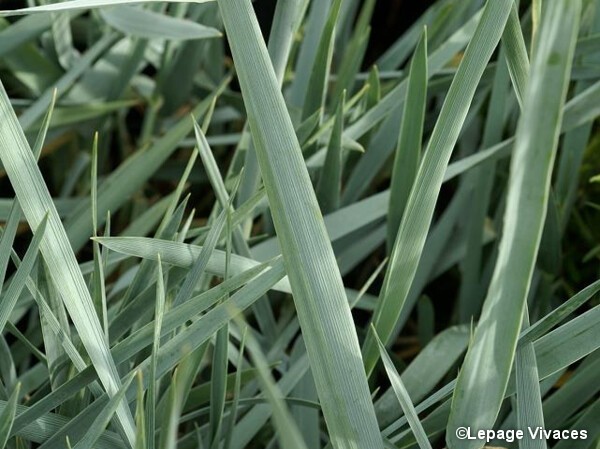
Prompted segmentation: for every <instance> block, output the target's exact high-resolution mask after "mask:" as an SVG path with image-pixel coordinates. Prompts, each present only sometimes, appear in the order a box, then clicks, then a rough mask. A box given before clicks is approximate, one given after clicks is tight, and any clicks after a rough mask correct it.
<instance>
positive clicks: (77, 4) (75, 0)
mask: <svg viewBox="0 0 600 449" xmlns="http://www.w3.org/2000/svg"><path fill="white" fill-rule="evenodd" d="M166 1H167V2H169V3H207V2H212V1H214V0H166ZM158 2H160V3H165V0H70V1H66V2H62V3H54V4H51V5H43V6H33V7H31V8H21V9H15V10H5V11H0V15H2V16H20V15H24V14H33V13H44V12H55V11H73V10H78V9H91V8H100V7H102V6H121V5H133V4H139V3H158Z"/></svg>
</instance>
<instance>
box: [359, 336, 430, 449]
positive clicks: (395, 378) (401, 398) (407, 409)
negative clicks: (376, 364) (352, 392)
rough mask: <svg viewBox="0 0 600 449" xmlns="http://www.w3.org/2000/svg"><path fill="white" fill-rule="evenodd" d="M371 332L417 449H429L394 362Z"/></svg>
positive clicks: (425, 435) (423, 431) (427, 441)
mask: <svg viewBox="0 0 600 449" xmlns="http://www.w3.org/2000/svg"><path fill="white" fill-rule="evenodd" d="M371 331H372V332H373V333H374V335H375V339H376V340H377V346H378V347H379V352H380V353H381V359H382V360H383V364H384V366H385V370H386V372H387V375H388V377H389V378H390V383H391V384H392V389H393V390H394V393H395V394H396V398H397V399H398V402H399V403H400V406H401V407H402V411H403V412H404V415H405V416H406V418H407V420H408V423H409V425H410V428H411V429H412V431H413V433H414V434H415V438H416V440H417V442H418V443H419V447H420V448H421V449H431V443H430V442H429V440H428V439H427V434H426V433H425V430H424V429H423V426H422V425H421V422H420V421H419V417H418V415H417V412H416V410H415V406H414V405H413V403H412V400H411V398H410V395H409V394H408V391H407V390H406V387H405V386H404V382H402V379H401V378H400V375H399V374H398V371H396V367H395V366H394V362H392V359H391V358H390V356H389V355H388V353H387V351H386V349H385V346H384V345H383V343H382V342H381V340H380V339H379V337H378V336H377V333H376V331H375V329H374V328H372V329H371Z"/></svg>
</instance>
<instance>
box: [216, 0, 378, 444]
mask: <svg viewBox="0 0 600 449" xmlns="http://www.w3.org/2000/svg"><path fill="white" fill-rule="evenodd" d="M218 3H219V6H220V10H221V16H222V18H223V23H224V25H225V30H226V32H227V34H228V40H229V43H230V46H231V50H232V54H233V59H234V63H235V64H236V69H237V74H238V79H239V82H240V86H241V89H242V95H243V97H244V100H245V104H246V108H247V111H248V119H249V123H250V129H251V132H252V136H253V141H254V144H255V149H256V154H257V157H258V162H259V166H260V169H261V173H262V177H263V180H264V183H265V187H266V191H267V196H268V199H269V202H270V204H271V213H272V215H273V221H274V224H275V230H276V231H277V235H278V237H279V239H280V243H281V248H282V253H283V257H284V260H285V264H286V268H287V272H288V276H289V278H290V283H291V285H292V292H293V296H294V303H295V305H296V310H297V313H298V319H299V322H300V326H301V329H302V333H303V336H304V339H305V342H306V347H307V353H308V356H309V360H310V362H311V368H312V372H313V375H314V378H315V384H316V386H317V392H318V394H319V398H320V401H321V405H322V408H323V414H324V417H325V421H326V423H327V426H328V429H329V433H330V438H331V442H332V444H333V447H334V448H336V449H341V448H355V449H359V448H367V447H368V448H373V449H376V448H381V447H382V446H383V444H382V439H381V435H380V433H379V429H378V426H377V420H376V418H375V412H374V409H373V404H372V402H371V397H370V393H369V387H368V384H367V379H366V376H365V373H364V369H363V366H362V364H361V356H360V349H359V346H358V338H357V336H356V333H355V331H354V324H353V321H352V315H351V314H350V308H349V306H348V302H347V299H346V294H345V291H344V287H343V284H342V279H341V276H340V273H339V269H338V267H337V263H336V261H335V257H334V254H333V250H332V248H331V244H330V242H329V238H328V237H327V232H326V230H325V226H324V224H323V218H322V216H321V213H320V210H319V205H318V203H317V200H316V197H315V193H314V190H313V188H312V184H311V181H310V178H309V176H308V172H307V169H306V165H305V163H304V160H303V157H302V153H301V150H300V145H299V143H298V139H297V137H296V134H295V132H294V127H293V125H292V122H291V120H290V117H289V115H288V113H287V109H286V106H285V102H284V100H283V96H282V95H281V92H280V90H279V87H278V82H277V79H276V77H275V73H274V71H273V67H272V66H271V63H270V61H269V55H268V53H267V49H266V46H265V44H264V41H263V38H262V36H261V31H260V28H259V26H258V22H257V20H256V16H255V15H254V12H253V10H252V5H251V3H250V1H249V0H245V1H234V0H219V2H218ZM340 411H343V412H342V413H340Z"/></svg>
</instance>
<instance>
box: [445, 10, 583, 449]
mask: <svg viewBox="0 0 600 449" xmlns="http://www.w3.org/2000/svg"><path fill="white" fill-rule="evenodd" d="M580 11H581V2H579V1H571V0H568V1H556V2H552V3H551V6H550V5H549V10H548V11H547V14H546V15H545V20H544V22H543V25H542V29H541V30H540V45H539V47H538V48H537V52H536V54H535V55H534V60H533V63H532V68H531V78H530V80H529V83H528V87H527V93H526V96H525V99H524V107H523V115H522V117H521V119H520V121H519V127H518V129H517V136H516V142H515V149H514V151H513V158H512V161H511V173H510V180H509V187H508V189H509V190H508V199H507V205H506V212H505V215H504V231H503V236H502V240H501V242H500V248H499V254H498V258H497V261H496V268H495V271H494V276H493V278H492V282H491V284H490V287H489V290H488V295H487V298H486V300H485V304H484V309H483V312H482V316H481V319H480V321H479V324H478V326H477V329H476V330H475V335H474V337H473V344H472V346H471V347H470V348H469V351H468V352H467V356H466V358H465V362H464V364H463V369H462V370H461V372H460V375H459V377H458V381H457V387H456V390H455V392H454V399H453V404H452V412H451V414H450V419H449V422H448V434H447V435H448V437H447V443H448V447H449V448H450V449H454V448H459V447H460V448H475V447H478V446H479V445H480V444H481V443H482V442H481V441H476V440H470V441H468V442H465V441H461V440H458V439H457V438H456V436H455V429H456V428H458V427H459V426H462V425H468V426H472V427H473V428H475V429H488V428H492V427H493V425H494V421H495V420H496V417H497V414H498V411H499V409H500V405H501V402H502V399H503V397H504V393H505V390H506V385H507V382H508V379H509V375H510V370H511V367H512V364H513V359H514V354H515V348H516V344H517V337H518V335H519V331H520V325H521V319H522V316H523V307H524V302H525V299H526V297H527V294H528V290H529V285H530V282H531V277H532V274H533V268H534V264H535V260H536V255H537V251H538V246H539V242H540V239H541V235H542V230H543V225H544V219H545V214H546V210H547V202H548V194H549V184H550V177H551V174H552V164H553V161H554V156H555V152H556V145H557V143H558V137H559V133H560V123H561V120H562V106H563V103H564V101H565V96H566V91H567V86H568V76H569V73H570V67H571V60H572V58H573V51H574V47H575V39H576V37H577V29H578V22H579V14H580ZM544 92H556V93H557V95H550V96H549V95H544ZM498 341H502V342H503V344H502V345H498V343H497V342H498ZM507 342H510V344H508V343H507ZM482 379H495V381H494V382H489V381H487V382H485V387H484V382H483V381H482Z"/></svg>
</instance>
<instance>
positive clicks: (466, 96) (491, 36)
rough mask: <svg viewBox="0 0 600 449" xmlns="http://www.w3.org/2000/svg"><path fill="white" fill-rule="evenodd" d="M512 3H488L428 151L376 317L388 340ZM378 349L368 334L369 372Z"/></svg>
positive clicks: (455, 78)
mask: <svg viewBox="0 0 600 449" xmlns="http://www.w3.org/2000/svg"><path fill="white" fill-rule="evenodd" d="M511 5H512V1H510V0H500V1H495V2H488V3H487V4H486V6H485V9H484V11H483V15H482V17H481V21H480V22H479V24H478V25H477V29H476V30H475V34H474V36H473V39H472V40H471V42H470V43H469V45H468V47H467V49H466V51H465V55H464V57H463V59H462V62H461V64H460V66H459V68H458V71H457V73H456V75H455V77H454V80H453V82H452V85H451V86H450V90H449V91H448V95H447V96H446V99H445V101H444V105H443V106H442V110H441V111H440V116H439V119H438V121H437V123H436V126H435V128H434V130H433V133H432V135H431V138H430V141H429V145H428V146H427V149H426V150H425V154H424V155H423V159H422V162H421V165H420V167H419V171H418V172H417V177H416V180H415V184H414V185H413V187H412V190H411V193H410V195H409V198H408V203H407V205H406V210H405V211H404V216H403V217H402V222H401V224H400V229H399V230H398V235H397V237H396V243H395V245H394V248H393V250H392V253H391V256H390V263H389V265H388V269H387V271H386V276H385V279H384V284H383V287H382V290H381V293H380V301H379V303H378V308H377V310H376V311H375V315H374V316H373V323H374V325H375V329H376V330H377V333H378V335H379V336H380V337H381V339H382V341H383V342H384V343H386V344H387V343H388V341H389V338H390V336H391V333H392V330H393V328H394V326H395V324H396V321H397V320H398V317H399V316H400V313H401V311H402V308H403V305H404V303H405V301H406V298H407V296H408V294H409V290H410V286H411V284H412V282H413V279H414V276H415V273H416V271H417V267H418V264H419V259H420V257H421V252H422V250H423V246H424V245H425V239H426V237H427V231H428V229H429V226H430V223H431V219H432V217H433V211H434V207H435V203H436V201H437V197H438V194H439V191H440V186H441V184H442V182H443V179H444V172H445V171H446V167H447V165H448V161H449V160H450V156H451V154H452V150H453V148H454V145H455V143H456V141H457V139H458V136H459V133H460V129H461V127H462V125H463V123H464V121H465V119H466V116H467V113H468V111H469V107H470V105H471V101H472V100H473V96H474V95H475V90H476V88H477V82H476V80H479V79H480V78H481V76H482V74H483V71H484V70H485V66H486V65H487V62H488V61H489V59H490V57H491V56H492V53H493V52H494V49H495V48H496V46H497V44H498V42H499V41H500V37H501V36H502V31H503V29H504V25H505V24H506V20H507V19H508V15H509V12H510V8H511ZM378 352H379V351H378V350H377V345H376V344H375V341H374V340H373V338H372V336H370V337H367V340H366V342H365V344H364V346H363V354H364V357H365V367H366V370H367V373H369V374H371V372H372V371H373V368H374V366H375V363H376V361H377V359H378V356H379V354H378Z"/></svg>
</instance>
